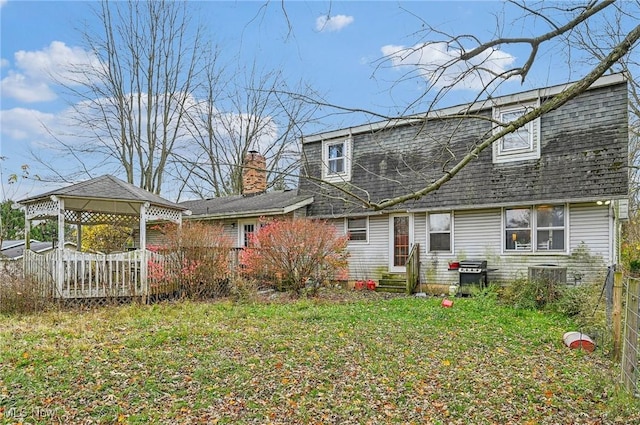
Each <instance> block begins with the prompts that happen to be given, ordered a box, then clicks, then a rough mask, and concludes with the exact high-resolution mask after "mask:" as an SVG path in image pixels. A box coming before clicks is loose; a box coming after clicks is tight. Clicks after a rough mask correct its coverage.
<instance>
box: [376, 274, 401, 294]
mask: <svg viewBox="0 0 640 425" xmlns="http://www.w3.org/2000/svg"><path fill="white" fill-rule="evenodd" d="M376 291H377V292H394V293H405V292H406V291H407V277H406V275H405V274H404V273H385V274H383V275H382V278H381V279H380V280H379V281H378V286H376Z"/></svg>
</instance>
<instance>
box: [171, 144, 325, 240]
mask: <svg viewBox="0 0 640 425" xmlns="http://www.w3.org/2000/svg"><path fill="white" fill-rule="evenodd" d="M243 165H244V168H243V175H242V187H243V191H242V194H241V195H231V196H223V197H219V198H211V199H201V200H192V201H185V202H182V203H180V205H181V206H183V207H184V208H185V209H188V210H190V211H191V215H190V216H189V217H185V219H186V220H199V221H208V222H212V223H218V224H222V225H223V228H224V231H225V233H226V234H227V235H229V236H231V237H232V239H233V241H235V246H236V247H237V248H242V247H245V246H247V244H248V241H249V238H250V235H251V234H252V233H253V232H254V231H256V230H257V229H258V226H259V222H260V219H261V218H286V217H304V216H305V215H306V210H307V209H306V207H307V206H308V205H309V204H311V203H312V202H313V196H312V195H308V194H307V195H300V194H299V193H298V191H297V190H277V191H271V192H267V191H266V189H267V172H266V161H265V158H264V156H262V155H261V154H259V153H258V152H256V151H250V152H248V154H247V155H246V157H245V160H244V164H243Z"/></svg>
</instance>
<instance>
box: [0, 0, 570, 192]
mask: <svg viewBox="0 0 640 425" xmlns="http://www.w3.org/2000/svg"><path fill="white" fill-rule="evenodd" d="M284 5H285V10H286V18H285V14H284V13H283V11H282V8H281V3H280V2H279V1H277V2H272V3H269V4H268V5H266V6H265V3H264V2H253V1H234V2H218V1H207V2H193V3H192V6H193V7H194V15H197V17H198V18H199V19H200V20H201V21H202V22H204V23H205V24H206V27H207V30H208V31H210V34H208V36H209V37H211V38H212V39H213V40H214V41H215V42H216V43H217V45H219V46H220V47H221V49H222V52H223V55H224V57H225V58H227V59H228V60H231V58H233V60H234V61H239V62H247V63H249V62H251V61H253V60H255V61H256V63H258V64H259V66H262V67H264V68H265V69H281V70H283V72H284V73H285V75H287V76H288V78H290V79H291V80H304V81H305V82H307V83H308V84H310V85H311V86H312V87H313V88H314V89H315V90H317V91H319V92H321V93H323V94H324V95H325V96H326V99H327V100H329V101H330V102H332V103H335V104H338V105H342V106H346V107H353V108H363V109H369V110H374V111H377V112H381V113H384V114H393V113H394V112H397V111H398V110H401V109H402V107H404V106H406V104H407V102H408V100H410V99H413V98H415V97H417V96H418V95H419V94H420V92H421V90H424V87H425V82H426V81H425V80H426V79H428V77H427V76H418V77H417V78H412V79H409V80H407V81H404V82H401V83H400V84H397V81H398V80H399V79H400V78H401V76H402V75H405V73H406V72H411V70H410V69H409V67H408V66H406V65H404V64H402V63H400V62H399V61H395V62H384V66H382V67H380V66H379V65H381V62H380V59H381V58H382V57H383V55H385V54H393V53H394V52H397V51H398V50H399V49H400V48H402V47H410V46H414V45H417V44H418V43H421V42H424V41H426V39H425V34H424V32H422V31H421V29H422V28H424V27H423V24H424V23H425V22H426V23H428V24H429V25H431V26H433V27H436V28H438V29H439V30H442V31H445V32H450V33H457V34H460V33H473V34H475V35H477V36H478V37H480V38H481V39H483V40H488V39H490V38H491V37H492V36H494V34H495V32H496V24H495V16H496V15H498V16H499V15H501V14H503V13H506V14H507V15H508V14H509V13H511V12H510V11H509V10H506V11H505V9H504V8H505V5H504V3H500V2H481V1H475V2H464V1H460V2H435V1H434V2H430V1H422V2H418V1H410V2H396V1H388V2H367V1H349V2H340V1H333V2H327V1H292V2H285V4H284ZM95 6H96V3H91V2H81V1H65V2H58V1H44V2H34V1H18V0H0V18H1V34H0V47H1V58H0V60H1V61H2V62H1V65H2V66H1V67H0V78H1V80H2V81H1V95H0V111H1V112H0V113H1V115H0V125H1V127H0V137H1V139H0V156H3V157H5V159H4V160H3V161H1V162H0V166H1V167H2V179H3V193H2V194H0V195H2V197H3V198H5V197H6V198H12V199H19V198H21V197H24V196H27V195H34V194H37V193H39V192H42V191H43V190H45V189H47V187H45V186H43V185H42V184H40V183H37V182H35V181H23V182H22V183H20V184H18V185H11V186H8V185H6V180H7V177H8V176H9V175H11V174H12V173H19V172H20V167H21V166H22V165H25V164H26V165H28V166H29V171H30V173H31V174H32V175H37V174H39V173H40V167H39V165H38V164H37V163H36V162H34V160H33V159H32V158H31V156H30V154H29V151H30V150H37V151H38V152H39V153H40V154H42V155H43V156H44V157H45V158H46V157H47V156H46V155H47V152H46V149H45V148H43V146H47V143H52V139H51V135H50V134H49V133H48V131H47V130H46V129H45V128H43V125H42V124H43V123H45V124H46V125H47V128H49V129H52V128H55V129H57V130H59V131H61V132H63V130H62V129H60V122H61V120H60V118H59V117H60V114H61V113H62V112H63V111H64V110H65V108H67V103H66V101H68V98H65V96H64V94H63V92H62V90H61V87H59V86H58V85H56V84H55V82H54V81H53V80H52V77H51V70H54V69H61V68H62V66H61V65H62V64H66V63H73V62H74V61H79V60H83V59H82V58H86V52H84V51H83V50H82V48H81V47H80V46H81V43H80V39H79V32H78V31H77V30H78V28H82V27H83V26H85V25H86V26H88V28H94V27H95V26H96V25H97V24H98V21H96V19H95V17H94V16H93V14H92V11H91V8H92V7H95ZM287 19H288V24H289V25H290V26H288V25H287ZM507 21H508V22H510V26H509V27H506V28H504V31H505V32H506V33H509V34H518V35H531V32H532V31H533V29H534V28H532V27H530V26H527V25H525V24H524V23H522V22H519V21H517V20H514V19H511V18H508V19H507ZM556 48H558V51H554V49H556ZM498 53H499V54H500V55H501V56H499V59H500V60H499V61H497V62H496V63H497V65H496V66H500V61H503V62H504V65H505V66H506V65H509V64H517V63H521V62H522V61H523V60H524V59H525V55H526V52H525V51H524V50H518V49H516V48H512V47H509V48H506V49H505V51H504V52H503V51H499V52H498ZM437 54H438V52H437V51H432V52H427V53H426V60H433V61H436V60H437ZM543 54H544V58H545V60H544V61H540V63H539V64H537V65H536V68H535V69H534V71H535V72H533V73H532V74H531V75H530V76H529V78H528V79H527V81H526V83H525V84H520V83H519V82H516V81H514V82H510V83H508V84H507V85H506V86H505V89H506V90H508V91H511V92H517V91H522V90H527V89H530V88H534V87H541V86H546V85H550V84H557V83H564V82H567V81H569V80H570V79H571V78H573V76H572V75H571V73H570V72H569V70H568V68H567V66H566V61H565V57H564V54H563V53H562V50H560V48H559V46H557V45H555V44H554V43H551V44H549V45H544V46H543ZM577 68H578V67H576V68H575V69H573V70H577ZM414 75H415V74H414ZM472 86H473V84H471V83H470V86H469V87H472ZM469 87H467V88H462V89H461V90H456V91H455V92H453V93H452V96H451V97H450V98H449V99H447V100H446V102H448V103H449V104H454V103H463V102H465V101H468V100H471V99H472V98H473V96H474V95H475V91H474V90H471V89H469ZM421 106H423V105H421V104H418V105H416V107H415V108H414V109H412V110H411V112H421V111H422V110H424V109H426V106H425V107H424V109H422V110H421ZM443 106H444V105H443ZM325 120H326V121H325V122H324V123H323V124H324V125H325V126H326V127H327V128H331V127H333V128H334V129H335V128H338V127H341V126H343V125H345V124H350V125H351V124H360V123H358V122H347V123H345V121H344V117H340V118H339V119H338V118H332V117H327V118H326V119H325ZM341 120H342V121H341ZM70 131H72V130H70ZM310 131H311V129H310ZM57 166H60V167H64V164H57Z"/></svg>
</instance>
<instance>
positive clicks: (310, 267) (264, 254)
mask: <svg viewBox="0 0 640 425" xmlns="http://www.w3.org/2000/svg"><path fill="white" fill-rule="evenodd" d="M347 239H348V238H347V236H340V235H339V234H338V232H337V229H336V228H335V227H334V226H332V225H330V224H328V223H326V222H324V221H318V220H309V219H302V218H299V219H292V220H275V221H272V222H269V223H267V224H265V225H264V226H262V227H261V228H260V229H259V230H258V231H257V232H256V233H255V234H254V235H253V237H252V240H251V247H250V248H247V249H245V250H244V251H243V252H242V253H241V257H240V261H241V265H242V267H243V268H244V272H245V274H246V275H247V276H249V277H253V278H257V279H260V280H264V281H266V282H268V283H270V284H271V285H272V286H273V287H274V288H276V289H278V290H292V291H294V292H296V293H298V294H300V293H301V292H302V291H303V290H304V289H308V290H309V292H310V293H311V294H315V292H316V290H317V288H318V286H319V285H320V284H321V283H324V282H326V281H328V280H334V279H338V278H340V277H343V276H344V273H345V271H346V268H347V259H348V255H349V254H348V253H347Z"/></svg>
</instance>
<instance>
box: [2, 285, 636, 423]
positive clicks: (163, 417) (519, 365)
mask: <svg viewBox="0 0 640 425" xmlns="http://www.w3.org/2000/svg"><path fill="white" fill-rule="evenodd" d="M339 298H340V299H339V300H336V299H326V298H320V299H315V300H313V299H312V300H299V301H275V302H258V303H233V302H231V301H216V302H210V303H204V302H202V303H193V302H179V303H171V304H158V305H150V306H144V305H143V306H140V305H133V306H123V307H108V308H102V309H97V310H91V311H56V312H51V313H46V314H42V315H38V316H26V317H19V318H17V317H11V318H7V317H2V318H0V360H1V364H0V419H1V420H2V421H4V422H3V423H14V422H15V423H18V422H21V421H22V422H23V423H40V424H51V423H64V424H89V423H105V424H106V423H130V424H148V423H160V424H196V423H203V424H215V423H233V424H242V423H260V424H262V423H265V424H267V423H281V424H294V423H299V424H312V423H336V424H350V423H353V424H366V423H371V424H384V423H417V424H491V423H495V424H509V423H512V424H556V423H558V424H568V423H573V424H610V423H611V424H613V423H638V422H640V414H639V413H638V412H639V411H640V402H638V400H637V399H633V398H631V397H627V396H625V395H624V393H621V392H620V391H618V390H617V389H616V386H615V382H616V377H617V375H618V369H617V368H616V367H615V366H614V365H613V364H612V363H611V362H610V361H609V360H608V358H607V356H606V355H605V354H604V353H603V350H601V349H598V350H596V352H594V353H590V354H589V353H584V352H582V351H574V350H570V349H569V348H567V347H566V346H565V345H564V344H563V343H562V335H563V333H564V332H566V331H568V330H575V329H574V327H573V326H574V325H573V324H572V323H571V322H570V320H568V319H566V318H563V317H560V316H554V315H548V314H543V313H538V312H533V311H525V310H514V309H511V308H505V307H499V306H496V305H495V304H494V303H493V302H491V301H488V300H486V299H482V298H477V299H456V300H455V303H454V305H453V307H452V308H443V307H442V306H441V305H440V299H438V298H409V297H394V298H383V297H380V296H378V295H375V294H370V295H368V296H363V295H359V296H358V297H357V299H349V298H350V297H348V296H346V298H347V299H346V300H345V299H344V298H345V296H341V297H339Z"/></svg>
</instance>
